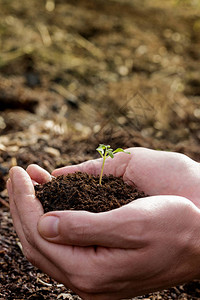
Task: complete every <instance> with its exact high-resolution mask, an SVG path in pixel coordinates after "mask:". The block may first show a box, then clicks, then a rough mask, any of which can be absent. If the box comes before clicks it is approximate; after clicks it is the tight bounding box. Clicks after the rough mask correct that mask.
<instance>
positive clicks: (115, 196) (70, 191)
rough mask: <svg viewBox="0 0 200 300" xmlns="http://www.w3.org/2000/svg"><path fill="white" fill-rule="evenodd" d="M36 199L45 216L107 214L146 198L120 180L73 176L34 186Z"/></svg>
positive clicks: (74, 174)
mask: <svg viewBox="0 0 200 300" xmlns="http://www.w3.org/2000/svg"><path fill="white" fill-rule="evenodd" d="M35 191H36V196H37V198H38V199H39V200H40V201H41V203H42V205H43V208H44V212H45V213H46V212H48V211H52V210H87V211H90V212H95V213H98V212H104V211H109V210H111V209H115V208H119V207H121V206H122V205H125V204H128V203H130V202H131V201H133V200H136V199H137V198H142V197H145V194H144V193H143V192H141V191H139V190H138V189H137V188H136V186H130V185H127V184H125V183H124V181H123V180H122V179H121V178H116V177H114V176H112V175H110V176H106V175H104V176H103V178H102V184H101V185H99V176H92V175H88V174H86V173H81V172H77V173H73V174H68V175H61V176H58V177H57V178H53V179H52V181H51V182H48V183H45V184H43V185H36V186H35Z"/></svg>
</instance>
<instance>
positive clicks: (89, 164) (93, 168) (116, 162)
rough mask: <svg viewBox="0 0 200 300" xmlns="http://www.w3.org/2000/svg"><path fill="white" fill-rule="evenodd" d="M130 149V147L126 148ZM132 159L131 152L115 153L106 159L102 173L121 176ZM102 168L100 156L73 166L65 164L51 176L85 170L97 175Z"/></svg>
mask: <svg viewBox="0 0 200 300" xmlns="http://www.w3.org/2000/svg"><path fill="white" fill-rule="evenodd" d="M126 150H128V151H130V150H131V149H126ZM131 159H132V154H127V153H123V152H121V153H116V154H115V156H114V158H113V159H112V158H111V157H108V158H107V159H106V163H105V167H104V173H103V174H106V175H109V174H113V175H114V176H116V177H121V176H123V175H124V172H125V170H126V168H127V165H128V164H129V162H130V160H131ZM101 168H102V158H99V159H94V160H89V161H86V162H83V163H81V164H78V165H75V166H66V167H63V168H60V169H56V170H54V171H53V172H52V175H53V176H59V175H64V174H68V173H74V172H86V173H88V174H93V175H99V174H100V172H101Z"/></svg>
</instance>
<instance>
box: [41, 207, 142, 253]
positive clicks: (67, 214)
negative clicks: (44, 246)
mask: <svg viewBox="0 0 200 300" xmlns="http://www.w3.org/2000/svg"><path fill="white" fill-rule="evenodd" d="M143 227H144V225H143V222H142V215H141V213H140V211H139V210H138V209H137V208H136V209H134V205H132V204H131V205H125V206H123V207H121V208H118V209H115V210H111V211H108V212H103V213H98V214H95V213H90V212H87V211H54V212H49V213H47V214H45V215H43V216H42V217H41V218H40V220H39V222H38V231H39V233H40V235H41V236H42V237H43V238H44V239H46V240H48V241H49V242H53V243H58V244H66V245H73V246H94V245H96V246H103V247H115V248H139V247H142V246H143V244H144V242H143V241H142V238H141V232H142V231H143V230H144V229H143Z"/></svg>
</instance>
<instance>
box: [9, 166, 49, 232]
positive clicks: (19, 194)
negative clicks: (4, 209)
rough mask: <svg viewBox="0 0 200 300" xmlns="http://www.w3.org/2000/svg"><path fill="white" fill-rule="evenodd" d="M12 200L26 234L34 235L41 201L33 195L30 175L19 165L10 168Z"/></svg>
mask: <svg viewBox="0 0 200 300" xmlns="http://www.w3.org/2000/svg"><path fill="white" fill-rule="evenodd" d="M10 180H11V184H12V194H13V201H14V202H15V205H16V209H17V211H18V215H19V218H20V222H21V224H22V227H23V230H24V231H25V235H26V236H31V237H34V236H35V233H36V232H37V222H38V219H39V217H40V216H42V215H43V208H42V205H41V203H40V202H39V201H38V200H37V198H36V197H35V191H34V186H33V183H32V180H31V178H30V176H29V175H28V174H27V172H26V171H25V170H24V169H22V168H21V167H13V168H12V169H11V170H10Z"/></svg>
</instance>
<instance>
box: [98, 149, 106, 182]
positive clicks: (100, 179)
mask: <svg viewBox="0 0 200 300" xmlns="http://www.w3.org/2000/svg"><path fill="white" fill-rule="evenodd" d="M105 161H106V152H105V154H104V156H103V163H102V167H101V174H100V177H99V185H101V181H102V176H103V169H104V165H105Z"/></svg>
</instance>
